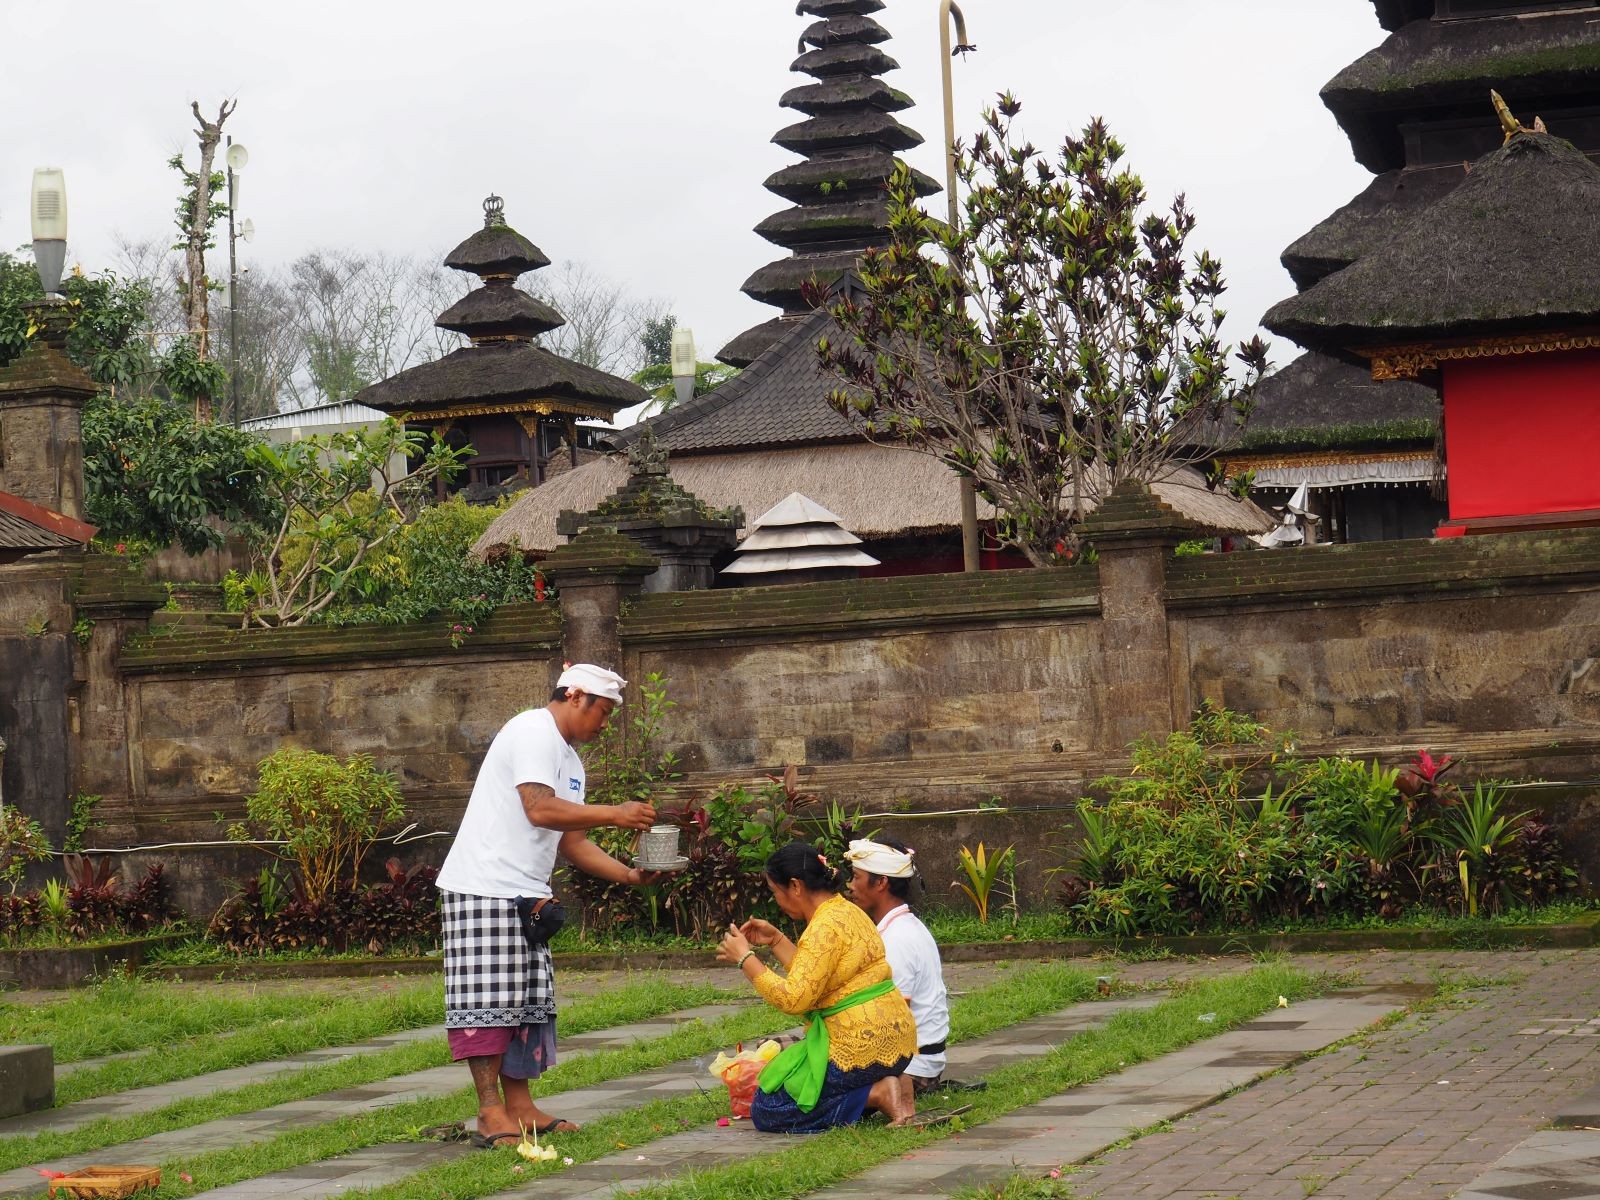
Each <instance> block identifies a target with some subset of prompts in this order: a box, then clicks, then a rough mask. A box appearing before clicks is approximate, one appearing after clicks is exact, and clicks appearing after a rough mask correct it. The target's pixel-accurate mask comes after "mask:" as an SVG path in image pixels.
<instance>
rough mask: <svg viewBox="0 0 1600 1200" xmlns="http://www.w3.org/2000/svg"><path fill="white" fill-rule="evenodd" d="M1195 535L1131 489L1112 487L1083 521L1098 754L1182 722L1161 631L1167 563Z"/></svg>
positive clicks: (1144, 490) (1141, 488) (1143, 492)
mask: <svg viewBox="0 0 1600 1200" xmlns="http://www.w3.org/2000/svg"><path fill="white" fill-rule="evenodd" d="M1199 532H1200V531H1199V530H1198V529H1197V528H1196V527H1195V526H1193V525H1192V524H1191V523H1189V522H1188V521H1186V520H1185V519H1184V518H1183V517H1182V516H1180V515H1179V514H1178V513H1177V512H1175V511H1174V510H1172V509H1171V508H1169V507H1167V506H1166V505H1165V504H1163V503H1162V502H1161V500H1160V499H1159V498H1157V497H1156V495H1155V494H1154V493H1153V492H1151V491H1150V489H1149V488H1148V487H1146V486H1145V485H1144V484H1135V483H1125V484H1122V485H1120V486H1119V487H1117V489H1116V490H1115V491H1113V492H1112V493H1111V495H1109V496H1107V497H1106V498H1105V500H1104V502H1103V503H1102V504H1101V505H1100V507H1099V508H1097V509H1096V510H1095V511H1094V513H1093V514H1091V515H1090V517H1089V519H1088V520H1086V521H1085V522H1084V523H1083V529H1082V533H1083V536H1084V537H1085V538H1086V539H1087V540H1088V541H1090V542H1092V543H1093V544H1094V547H1095V551H1096V553H1097V554H1098V555H1099V567H1100V620H1101V630H1102V633H1101V637H1102V646H1103V648H1104V649H1103V654H1104V662H1105V698H1104V702H1103V704H1102V705H1101V708H1100V728H1099V729H1098V730H1097V734H1098V737H1097V741H1098V742H1099V744H1100V746H1101V748H1102V749H1104V750H1107V751H1109V752H1112V753H1115V752H1116V751H1118V750H1120V749H1122V748H1123V747H1125V746H1127V745H1128V744H1129V743H1130V742H1133V741H1135V740H1137V739H1138V738H1141V737H1144V736H1146V735H1155V736H1157V737H1160V736H1163V735H1165V734H1168V733H1171V732H1172V731H1173V730H1174V729H1176V728H1178V726H1179V725H1181V724H1182V723H1183V721H1184V719H1185V714H1183V713H1180V712H1175V711H1174V709H1175V707H1176V706H1177V705H1178V704H1179V703H1180V702H1179V700H1178V697H1177V693H1176V691H1175V690H1174V688H1173V680H1172V652H1171V640H1170V637H1169V634H1168V630H1167V607H1166V579H1167V563H1169V562H1170V561H1171V560H1172V551H1173V548H1174V547H1175V546H1177V544H1178V543H1179V542H1181V541H1183V540H1184V539H1185V538H1186V537H1193V536H1195V535H1196V534H1197V533H1199Z"/></svg>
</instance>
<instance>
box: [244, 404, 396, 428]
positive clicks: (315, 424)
mask: <svg viewBox="0 0 1600 1200" xmlns="http://www.w3.org/2000/svg"><path fill="white" fill-rule="evenodd" d="M388 416H389V414H388V413H386V412H382V411H380V410H378V409H376V408H371V407H369V406H368V405H365V404H357V403H356V402H355V401H353V400H341V401H340V402H338V403H337V404H316V405H313V406H312V407H310V408H297V409H293V410H292V411H290V412H281V413H275V414H274V415H272V416H270V417H251V418H250V419H249V420H248V421H240V422H239V428H240V429H247V430H250V431H251V432H252V433H259V432H261V431H262V430H265V429H293V428H300V429H316V428H324V427H328V426H333V425H366V424H374V425H375V424H377V423H378V422H379V421H384V420H387V419H388Z"/></svg>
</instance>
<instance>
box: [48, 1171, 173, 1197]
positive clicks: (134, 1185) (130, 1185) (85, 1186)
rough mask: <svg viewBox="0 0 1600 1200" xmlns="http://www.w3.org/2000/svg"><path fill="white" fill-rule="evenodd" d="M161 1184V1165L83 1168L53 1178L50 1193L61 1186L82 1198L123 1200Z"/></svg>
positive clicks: (62, 1188) (54, 1193) (63, 1189)
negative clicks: (58, 1177) (124, 1197)
mask: <svg viewBox="0 0 1600 1200" xmlns="http://www.w3.org/2000/svg"><path fill="white" fill-rule="evenodd" d="M160 1186H161V1168H159V1167H80V1168H79V1169H78V1170H76V1171H73V1172H72V1173H71V1174H69V1175H63V1176H62V1177H61V1178H60V1179H52V1180H51V1181H50V1195H51V1196H52V1197H53V1196H55V1195H56V1193H57V1190H58V1189H59V1190H60V1191H62V1192H65V1193H66V1194H67V1195H69V1196H76V1197H78V1198H79V1200H120V1198H121V1197H123V1196H131V1195H133V1194H134V1193H135V1192H142V1191H144V1190H145V1189H146V1188H149V1189H151V1190H154V1189H155V1188H158V1187H160Z"/></svg>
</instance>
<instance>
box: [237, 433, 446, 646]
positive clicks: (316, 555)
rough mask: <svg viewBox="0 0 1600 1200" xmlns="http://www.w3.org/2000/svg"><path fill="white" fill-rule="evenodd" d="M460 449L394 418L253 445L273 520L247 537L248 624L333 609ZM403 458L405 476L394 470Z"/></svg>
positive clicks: (300, 620)
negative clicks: (273, 511) (372, 424)
mask: <svg viewBox="0 0 1600 1200" xmlns="http://www.w3.org/2000/svg"><path fill="white" fill-rule="evenodd" d="M466 454H467V451H466V450H465V449H461V450H456V449H452V448H450V447H449V446H447V445H446V444H445V443H444V441H443V440H441V439H440V438H438V437H434V438H432V440H431V441H430V440H429V439H428V437H427V436H426V435H424V434H422V433H418V432H415V431H407V430H406V428H405V427H404V426H403V425H401V424H399V423H398V422H396V421H393V420H388V421H384V422H383V423H382V424H381V425H378V426H376V427H372V428H367V429H356V430H348V431H342V432H339V433H333V434H329V435H327V436H325V437H309V438H305V439H303V440H301V441H295V442H288V443H285V444H283V445H277V446H274V445H269V444H267V443H265V442H262V443H258V444H256V445H255V446H253V447H252V448H251V450H250V455H249V458H250V463H251V465H252V466H253V467H255V468H256V469H257V470H258V471H259V473H260V478H261V481H262V486H263V488H264V489H265V490H266V492H267V494H268V495H269V496H270V497H271V499H272V501H273V503H274V505H275V506H276V508H277V511H278V513H279V517H278V520H277V521H276V523H275V524H274V525H273V526H271V527H270V528H266V529H261V530H259V531H257V533H256V535H255V537H254V539H253V545H252V548H251V566H252V570H251V574H250V578H249V581H248V583H247V585H246V587H245V588H244V594H243V595H242V596H241V597H240V598H241V600H242V601H243V604H244V621H245V623H246V624H247V625H249V624H258V625H263V626H273V625H301V624H304V623H305V622H307V621H310V620H313V619H315V618H316V617H317V616H318V615H319V614H321V613H323V612H324V611H326V610H327V609H328V608H330V607H332V605H333V604H334V603H335V602H336V601H338V600H339V599H340V598H341V597H343V596H345V595H346V594H347V590H348V587H349V585H350V584H351V583H352V581H353V580H357V579H359V578H360V577H361V574H362V572H363V571H364V570H365V569H366V566H367V563H368V561H369V560H370V559H372V558H375V557H377V556H378V555H379V554H381V553H383V552H384V551H385V550H386V548H387V547H388V545H389V543H390V542H391V541H393V539H394V538H395V537H397V536H398V535H399V533H400V531H401V530H402V529H403V528H404V527H405V526H406V525H407V524H408V523H410V522H411V521H412V520H414V519H415V518H416V516H417V514H418V512H419V511H420V510H421V507H422V501H423V499H424V498H425V497H426V495H427V493H428V491H429V490H430V489H431V488H432V486H433V484H434V481H435V480H437V479H440V478H444V479H446V480H448V479H449V478H451V477H452V476H453V475H454V474H455V473H456V472H457V471H458V470H459V469H460V465H461V462H462V460H463V459H464V458H465V456H466ZM407 460H410V462H411V464H412V467H411V470H410V472H409V473H407V472H405V470H404V469H403V468H402V467H400V466H398V464H400V463H403V462H405V461H407Z"/></svg>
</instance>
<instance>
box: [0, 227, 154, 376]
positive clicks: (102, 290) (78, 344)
mask: <svg viewBox="0 0 1600 1200" xmlns="http://www.w3.org/2000/svg"><path fill="white" fill-rule="evenodd" d="M61 294H62V295H63V296H64V297H65V298H66V299H67V301H68V302H69V303H70V304H71V305H72V306H73V310H74V311H73V326H72V330H71V332H70V333H68V335H67V356H68V357H69V358H71V359H72V360H73V362H75V363H77V365H78V366H79V367H81V368H83V370H84V371H85V372H87V373H88V374H89V375H90V376H91V377H92V378H93V379H94V381H95V382H96V383H98V384H99V385H100V386H101V387H103V388H106V389H107V390H109V391H112V392H118V391H137V390H138V389H140V388H143V387H147V386H148V385H149V383H150V381H151V379H150V377H151V372H152V371H153V369H154V367H155V356H154V352H153V351H152V349H151V346H150V338H149V336H148V329H147V324H146V320H145V311H146V308H147V306H148V304H149V302H150V287H149V285H148V284H147V283H145V282H144V281H142V280H125V279H120V278H118V277H117V276H116V275H115V274H113V273H112V272H110V271H106V272H103V273H101V274H99V275H83V274H73V275H69V276H67V278H66V279H64V280H62V282H61ZM43 298H44V292H43V289H42V288H41V287H40V286H39V274H38V272H37V271H35V270H34V267H33V264H32V263H31V262H28V261H27V260H26V259H22V258H17V257H15V256H13V255H10V254H6V253H4V252H0V367H3V366H5V365H6V364H7V363H10V362H11V361H12V360H13V359H15V358H16V357H17V356H18V355H20V354H21V353H22V352H23V351H24V350H26V349H27V347H28V342H29V341H30V340H31V339H32V337H33V333H32V332H31V323H30V321H29V319H28V314H27V312H26V311H25V310H24V308H23V305H25V304H28V303H31V302H33V301H36V300H41V299H43Z"/></svg>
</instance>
